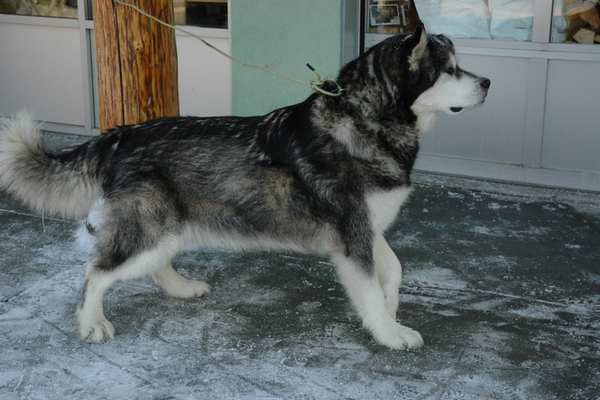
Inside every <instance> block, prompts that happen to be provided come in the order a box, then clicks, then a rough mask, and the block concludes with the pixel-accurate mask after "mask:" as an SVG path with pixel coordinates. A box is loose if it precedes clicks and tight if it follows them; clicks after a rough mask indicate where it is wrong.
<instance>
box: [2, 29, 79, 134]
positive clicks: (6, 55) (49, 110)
mask: <svg viewBox="0 0 600 400" xmlns="http://www.w3.org/2000/svg"><path fill="white" fill-rule="evenodd" d="M80 42H81V40H80V32H79V28H77V27H56V26H43V25H26V24H13V23H5V22H3V23H0V115H12V114H14V113H16V112H18V111H19V110H21V109H24V108H27V109H28V110H31V111H32V112H33V113H34V115H35V117H36V119H39V120H44V121H49V122H57V123H62V124H69V125H84V102H83V96H84V94H83V93H84V91H83V77H82V68H81V56H82V51H83V46H82V45H81V43H80Z"/></svg>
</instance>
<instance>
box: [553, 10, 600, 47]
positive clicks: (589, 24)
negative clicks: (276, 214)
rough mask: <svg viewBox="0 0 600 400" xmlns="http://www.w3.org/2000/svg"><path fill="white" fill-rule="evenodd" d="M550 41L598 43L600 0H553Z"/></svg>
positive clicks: (599, 38) (599, 39) (599, 41)
mask: <svg viewBox="0 0 600 400" xmlns="http://www.w3.org/2000/svg"><path fill="white" fill-rule="evenodd" d="M552 41H553V42H558V43H562V42H566V43H580V44H599V43H600V0H555V1H554V18H553V26H552Z"/></svg>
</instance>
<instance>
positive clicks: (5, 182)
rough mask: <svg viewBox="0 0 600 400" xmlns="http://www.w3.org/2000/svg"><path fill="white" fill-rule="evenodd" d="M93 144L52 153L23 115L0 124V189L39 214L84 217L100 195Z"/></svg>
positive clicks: (28, 119) (31, 122)
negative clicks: (47, 213) (89, 151)
mask: <svg viewBox="0 0 600 400" xmlns="http://www.w3.org/2000/svg"><path fill="white" fill-rule="evenodd" d="M92 144H93V141H92V142H88V143H85V144H83V145H81V146H76V147H71V148H68V149H65V150H61V151H58V152H51V151H49V150H47V149H46V148H45V147H44V145H43V144H42V140H41V137H40V132H39V129H38V127H37V126H36V124H35V123H34V121H33V119H32V118H31V116H30V115H29V114H28V113H26V112H21V113H19V114H18V115H17V116H16V118H11V119H0V189H3V190H6V191H7V192H8V193H10V194H12V195H13V196H15V197H16V198H18V199H20V200H22V201H23V202H25V203H26V204H27V205H29V206H30V207H32V208H34V209H36V210H38V211H46V212H49V213H51V214H57V215H61V216H64V217H83V216H85V215H87V213H88V211H89V209H90V207H91V206H92V204H93V203H94V201H95V200H96V199H98V198H99V197H100V196H101V187H100V184H99V182H98V168H99V165H98V161H97V160H94V159H93V158H92V157H89V156H87V154H86V153H88V149H89V147H90V146H91V145H92Z"/></svg>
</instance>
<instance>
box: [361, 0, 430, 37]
mask: <svg viewBox="0 0 600 400" xmlns="http://www.w3.org/2000/svg"><path fill="white" fill-rule="evenodd" d="M365 3H366V4H365V6H366V10H365V14H366V24H367V28H368V29H367V32H369V33H404V32H411V31H413V30H414V28H415V27H416V26H417V22H418V17H417V12H416V9H415V6H414V3H413V1H412V0H367V1H366V2H365Z"/></svg>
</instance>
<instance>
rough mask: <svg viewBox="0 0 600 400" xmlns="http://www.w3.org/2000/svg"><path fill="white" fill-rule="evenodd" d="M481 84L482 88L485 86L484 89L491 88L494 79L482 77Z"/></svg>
mask: <svg viewBox="0 0 600 400" xmlns="http://www.w3.org/2000/svg"><path fill="white" fill-rule="evenodd" d="M479 84H480V85H481V87H482V88H484V89H489V88H490V86H492V81H490V80H489V79H487V78H482V79H481V80H480V81H479Z"/></svg>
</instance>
